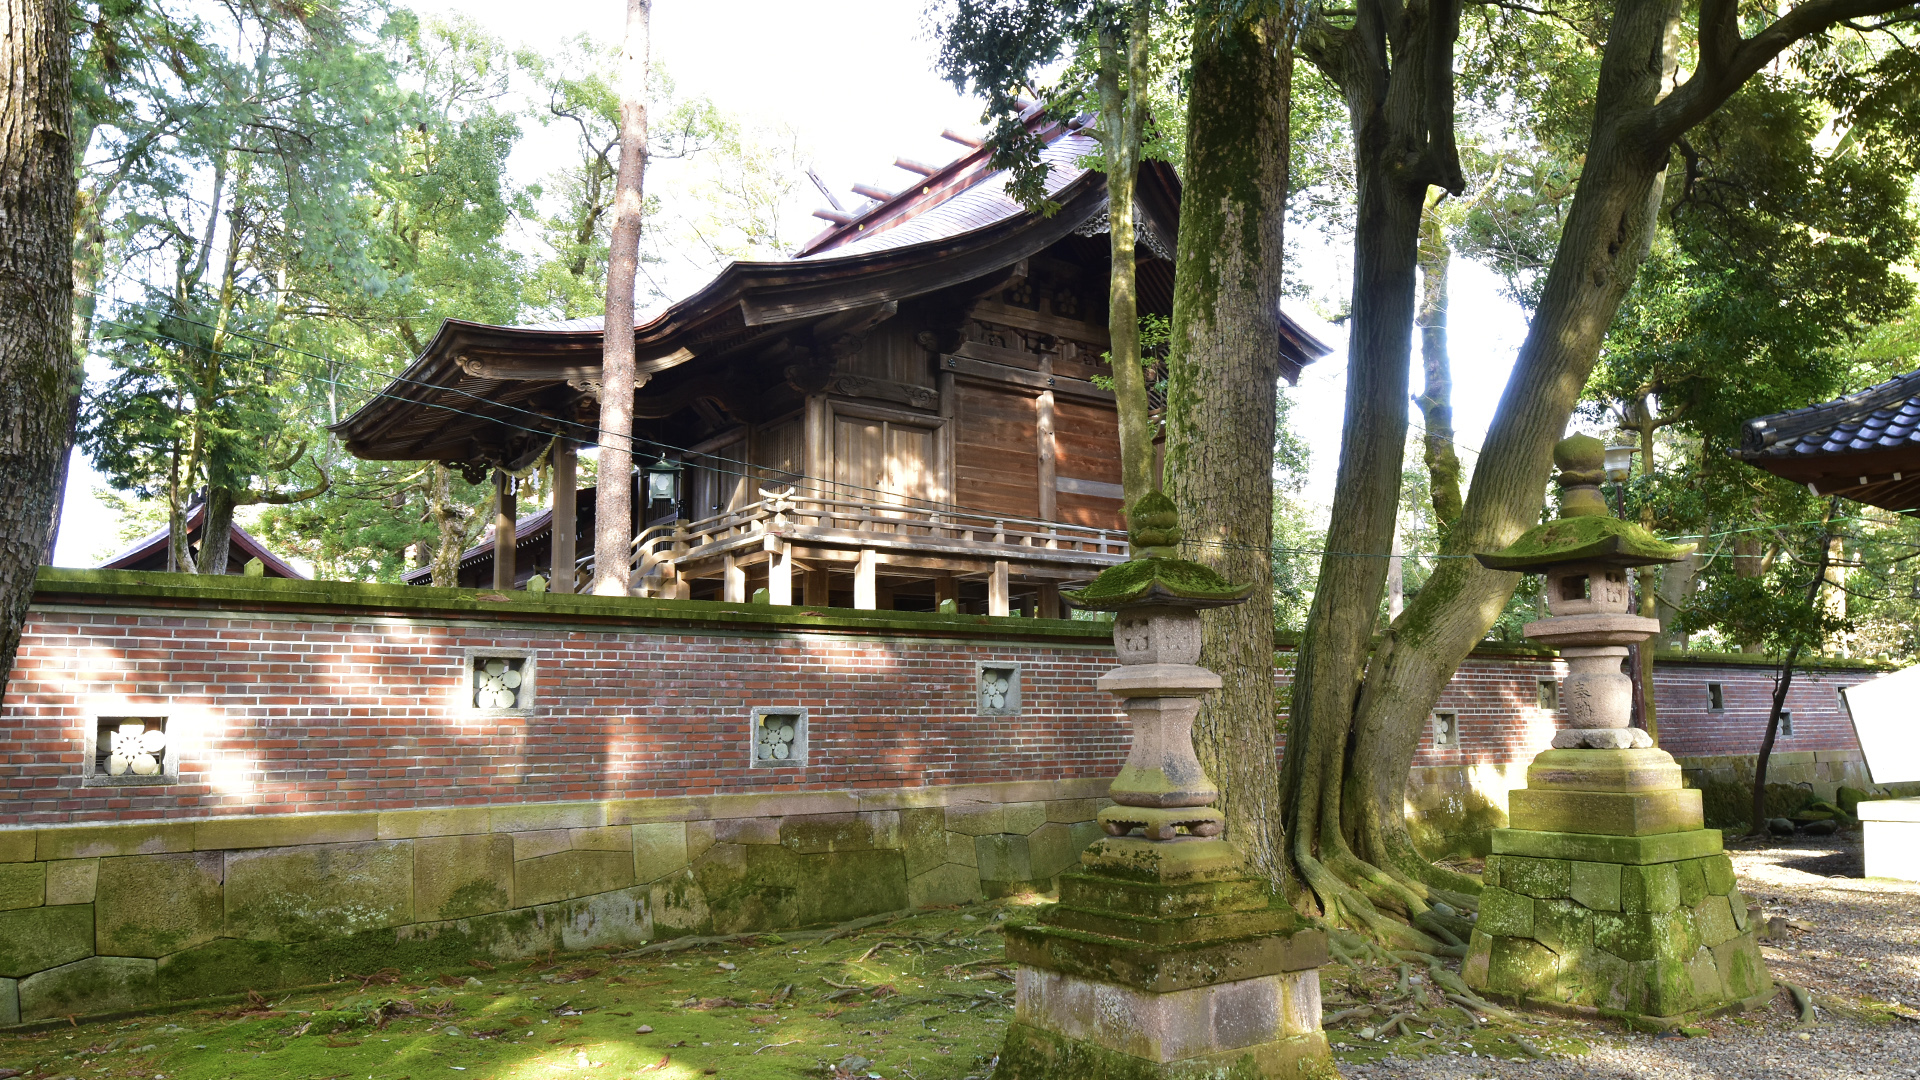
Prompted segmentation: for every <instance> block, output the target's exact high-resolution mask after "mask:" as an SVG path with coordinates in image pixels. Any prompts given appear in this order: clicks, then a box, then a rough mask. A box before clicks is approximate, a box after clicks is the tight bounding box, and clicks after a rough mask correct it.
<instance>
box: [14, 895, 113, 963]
mask: <svg viewBox="0 0 1920 1080" xmlns="http://www.w3.org/2000/svg"><path fill="white" fill-rule="evenodd" d="M92 955H93V905H92V904H74V905H70V906H67V907H37V908H20V909H18V910H15V911H0V977H4V978H9V979H19V978H24V977H26V976H28V975H32V974H34V973H35V972H39V971H45V970H47V969H48V968H53V967H59V966H61V965H62V964H71V963H73V962H74V961H76V960H80V959H83V958H85V957H88V956H92Z"/></svg>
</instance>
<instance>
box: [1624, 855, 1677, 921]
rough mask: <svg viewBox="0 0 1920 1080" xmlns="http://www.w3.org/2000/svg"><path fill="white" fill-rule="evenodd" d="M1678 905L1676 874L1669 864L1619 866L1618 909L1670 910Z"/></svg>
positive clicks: (1672, 866) (1638, 910)
mask: <svg viewBox="0 0 1920 1080" xmlns="http://www.w3.org/2000/svg"><path fill="white" fill-rule="evenodd" d="M1679 906H1680V874H1679V871H1678V870H1676V869H1675V867H1674V864H1673V863H1654V864H1653V865H1651V866H1623V867H1621V868H1620V909H1621V910H1622V911H1635V912H1651V911H1672V910H1673V909H1674V908H1677V907H1679Z"/></svg>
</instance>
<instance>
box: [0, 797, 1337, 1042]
mask: <svg viewBox="0 0 1920 1080" xmlns="http://www.w3.org/2000/svg"><path fill="white" fill-rule="evenodd" d="M1105 788H1106V782H1105V781H1099V780H1061V781H1053V782H1016V783H1000V784H961V785H952V786H947V787H938V788H918V789H914V788H906V789H901V788H892V789H875V790H871V791H840V792H798V793H793V794H783V795H715V796H700V797H688V798H679V799H674V798H655V799H615V800H604V801H596V802H575V803H545V804H540V805H522V806H503V807H497V808H492V809H489V808H486V807H462V808H457V809H433V808H427V809H417V810H401V811H391V812H378V811H365V812H355V813H341V814H282V815H276V816H274V817H271V818H264V819H246V818H232V817H229V818H219V819H206V820H197V821H196V820H180V821H168V822H165V823H156V822H140V823H128V824H118V825H86V826H66V825H63V826H57V827H43V828H25V829H0V1027H4V1026H7V1025H12V1024H19V1023H31V1022H34V1021H39V1020H46V1019H49V1018H53V1017H64V1016H69V1015H74V1014H79V1015H88V1014H96V1013H101V1012H107V1011H112V1010H117V1009H127V1008H138V1007H140V1006H142V1005H147V1004H150V1003H153V1002H157V1001H168V1002H172V1001H181V1000H191V999H194V998H201V997H208V996H214V995H221V994H233V993H241V992H244V991H246V990H260V991H268V990H272V989H275V988H278V987H287V986H299V985H306V984H312V983H318V982H325V981H329V980H331V979H333V978H335V977H337V976H339V975H340V974H342V973H344V972H371V971H377V970H379V969H381V968H385V967H398V968H401V969H402V970H405V971H411V970H412V969H415V968H420V967H427V966H444V965H450V964H458V963H461V962H462V961H464V960H466V959H468V958H472V957H494V958H512V957H520V956H529V955H533V954H536V953H543V952H547V951H549V950H553V949H560V950H570V949H587V948H595V947H598V946H603V945H638V944H641V943H644V942H647V941H650V940H654V939H657V938H664V937H672V936H677V935H685V934H730V933H742V932H746V931H752V930H775V929H783V928H791V927H798V926H808V925H817V924H827V923H835V922H841V921H844V920H847V919H853V918H858V917H860V916H863V915H873V914H879V913H881V912H887V911H897V910H900V909H903V908H909V907H928V906H937V905H946V904H960V903H968V902H971V901H975V900H979V899H981V898H982V897H985V896H995V895H1004V894H1007V893H1010V892H1014V891H1017V890H1020V889H1024V888H1036V889H1042V890H1044V889H1049V888H1051V887H1052V885H1053V881H1054V879H1055V878H1056V877H1057V876H1058V875H1060V874H1061V873H1062V872H1063V871H1065V870H1067V869H1068V868H1069V867H1072V866H1076V865H1077V863H1078V859H1079V855H1080V851H1081V849H1082V848H1084V847H1086V846H1087V845H1088V844H1089V843H1090V842H1092V841H1093V839H1094V838H1095V837H1097V836H1098V835H1100V830H1099V826H1098V825H1097V824H1096V823H1095V822H1094V820H1093V817H1094V815H1095V814H1097V813H1098V812H1099V811H1100V810H1101V809H1102V808H1103V807H1105V806H1107V805H1108V803H1107V800H1106V799H1104V798H1102V797H1101V796H1100V793H1102V792H1104V790H1105ZM1014 829H1018V830H1022V831H1018V832H1014V831H1008V830H1014ZM1316 1016H1317V1013H1316Z"/></svg>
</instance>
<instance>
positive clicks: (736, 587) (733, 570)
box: [720, 555, 747, 604]
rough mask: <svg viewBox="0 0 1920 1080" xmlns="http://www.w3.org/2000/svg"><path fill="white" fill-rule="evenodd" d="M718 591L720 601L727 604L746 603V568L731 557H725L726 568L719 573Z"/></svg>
mask: <svg viewBox="0 0 1920 1080" xmlns="http://www.w3.org/2000/svg"><path fill="white" fill-rule="evenodd" d="M720 589H721V592H720V599H722V600H724V601H726V602H727V603H729V604H744V603H746V602H747V568H746V567H744V566H741V565H740V563H739V561H738V560H736V559H735V558H734V557H733V556H731V555H728V556H727V557H726V566H725V568H724V569H723V570H721V571H720Z"/></svg>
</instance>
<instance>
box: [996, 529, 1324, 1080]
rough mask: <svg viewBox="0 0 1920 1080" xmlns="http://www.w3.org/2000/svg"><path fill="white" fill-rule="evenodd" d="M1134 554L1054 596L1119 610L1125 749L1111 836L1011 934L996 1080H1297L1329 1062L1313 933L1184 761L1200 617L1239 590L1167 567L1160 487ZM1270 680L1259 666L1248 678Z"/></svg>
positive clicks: (1106, 680) (1108, 812) (1192, 764)
mask: <svg viewBox="0 0 1920 1080" xmlns="http://www.w3.org/2000/svg"><path fill="white" fill-rule="evenodd" d="M1127 524H1128V538H1129V540H1131V541H1132V544H1133V552H1134V558H1133V560H1132V561H1130V562H1126V563H1123V564H1121V565H1119V566H1116V567H1112V568H1111V569H1109V570H1107V571H1106V572H1105V573H1103V574H1101V575H1100V576H1099V577H1098V578H1096V579H1095V580H1094V581H1093V582H1092V583H1091V584H1089V585H1088V586H1087V587H1086V588H1085V589H1082V590H1080V591H1078V592H1073V593H1067V594H1064V595H1065V597H1066V599H1067V601H1068V602H1069V603H1072V604H1074V605H1076V606H1078V607H1081V608H1088V609H1093V610H1098V611H1111V612H1113V613H1114V624H1113V644H1114V651H1115V652H1116V653H1117V654H1118V659H1119V661H1120V666H1118V667H1116V668H1114V669H1113V670H1112V671H1109V672H1108V673H1107V674H1106V675H1104V676H1102V677H1101V678H1100V681H1099V684H1098V685H1099V686H1100V688H1101V689H1103V690H1107V691H1109V692H1111V693H1113V694H1115V695H1117V696H1118V697H1120V698H1121V699H1122V700H1123V701H1124V702H1125V708H1126V711H1127V718H1128V719H1129V720H1130V721H1131V722H1132V726H1133V747H1132V750H1131V751H1130V752H1129V755H1128V757H1127V762H1126V765H1125V766H1124V767H1122V769H1121V770H1120V775H1119V776H1118V777H1116V778H1115V779H1114V782H1113V786H1112V788H1111V790H1110V792H1109V794H1110V795H1111V796H1112V798H1113V800H1114V802H1115V803H1116V804H1117V805H1115V806H1110V807H1107V808H1106V809H1105V810H1102V811H1101V812H1100V824H1101V826H1102V828H1103V829H1104V830H1105V832H1106V834H1107V835H1106V836H1104V837H1102V838H1100V839H1098V840H1096V841H1094V843H1093V844H1091V845H1090V846H1089V847H1088V848H1087V849H1086V851H1085V852H1083V853H1082V854H1081V856H1080V867H1079V868H1078V869H1077V870H1074V871H1071V872H1068V873H1065V874H1062V875H1061V876H1060V878H1059V888H1060V900H1059V902H1058V903H1055V904H1048V905H1044V906H1042V907H1040V908H1038V909H1036V910H1035V912H1034V915H1033V918H1032V920H1031V921H1027V920H1024V919H1023V920H1015V921H1013V922H1011V923H1009V925H1008V927H1007V956H1008V958H1009V959H1012V960H1013V961H1015V962H1016V963H1017V964H1018V965H1019V970H1018V972H1017V973H1016V976H1015V981H1016V983H1017V1000H1018V1001H1019V1009H1018V1011H1017V1013H1016V1015H1015V1016H1014V1018H1013V1022H1012V1023H1010V1024H1008V1025H1007V1035H1006V1041H1005V1043H1004V1044H1003V1045H1002V1047H1001V1051H1000V1064H999V1066H998V1068H997V1069H996V1070H995V1072H994V1077H995V1080H1069V1078H1075V1077H1086V1078H1092V1077H1105V1078H1120V1077H1125V1078H1129V1080H1196V1078H1199V1077H1216V1076H1218V1077H1226V1076H1232V1077H1246V1078H1248V1080H1253V1078H1259V1077H1272V1078H1280V1077H1286V1078H1296V1077H1301V1076H1306V1075H1318V1074H1319V1071H1322V1070H1324V1068H1325V1064H1326V1062H1327V1061H1328V1049H1327V1042H1326V1037H1325V1035H1324V1034H1323V1033H1322V1032H1321V1030H1320V976H1319V972H1318V968H1319V967H1320V966H1321V965H1323V964H1325V963H1326V961H1327V950H1326V940H1325V937H1324V936H1323V935H1322V934H1321V933H1320V932H1319V931H1317V930H1313V929H1310V928H1307V927H1304V926H1302V925H1300V922H1299V920H1298V918H1297V917H1296V916H1295V915H1294V913H1293V911H1292V909H1290V908H1289V907H1288V906H1287V904H1286V900H1285V898H1284V897H1281V896H1279V895H1277V894H1275V893H1274V892H1273V891H1272V888H1271V885H1270V883H1269V882H1267V881H1266V880H1265V879H1264V878H1258V877H1254V876H1252V875H1250V874H1248V872H1247V868H1246V865H1245V861H1244V859H1243V858H1242V857H1241V855H1240V852H1239V851H1238V850H1237V849H1236V848H1234V846H1233V845H1232V844H1231V843H1229V842H1228V840H1227V839H1226V838H1225V837H1224V836H1223V835H1222V833H1223V831H1224V828H1225V821H1224V820H1223V818H1222V817H1221V815H1220V812H1219V811H1218V810H1216V809H1214V808H1213V806H1212V805H1211V804H1212V803H1213V802H1215V801H1216V799H1217V798H1218V796H1219V791H1218V789H1216V788H1215V787H1214V784H1213V781H1212V780H1210V779H1208V777H1207V774H1206V772H1205V770H1203V769H1202V768H1201V767H1200V762H1199V760H1198V758H1196V757H1195V755H1194V752H1193V719H1194V716H1195V714H1197V713H1198V712H1199V709H1200V699H1201V698H1202V697H1204V696H1205V695H1206V694H1207V693H1208V692H1209V691H1212V690H1214V689H1217V688H1218V687H1219V686H1220V677H1219V676H1218V675H1216V674H1214V673H1213V672H1211V671H1208V670H1207V669H1206V668H1203V667H1200V666H1199V664H1198V661H1199V659H1200V612H1201V610H1202V609H1204V608H1209V607H1221V606H1225V605H1229V604H1238V603H1242V602H1244V601H1245V600H1246V598H1247V595H1248V593H1250V592H1252V589H1251V588H1249V587H1247V586H1241V585H1234V584H1232V583H1231V582H1229V581H1227V580H1225V579H1224V578H1222V577H1221V576H1220V575H1219V574H1217V573H1215V572H1214V571H1213V570H1211V569H1209V568H1207V567H1205V566H1201V565H1200V564H1198V563H1193V562H1187V561H1184V560H1182V559H1180V558H1178V557H1176V550H1175V545H1177V544H1178V543H1179V541H1180V526H1179V519H1178V515H1177V514H1176V513H1175V511H1174V506H1173V503H1172V501H1171V500H1169V499H1167V498H1166V496H1164V495H1161V494H1159V493H1157V492H1155V493H1152V494H1149V495H1146V496H1144V497H1142V498H1141V499H1139V500H1138V501H1137V502H1135V504H1134V505H1133V507H1132V508H1131V510H1130V512H1129V513H1128V515H1127ZM1261 674H1262V676H1263V677H1264V676H1265V674H1266V673H1265V672H1262V673H1261Z"/></svg>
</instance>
